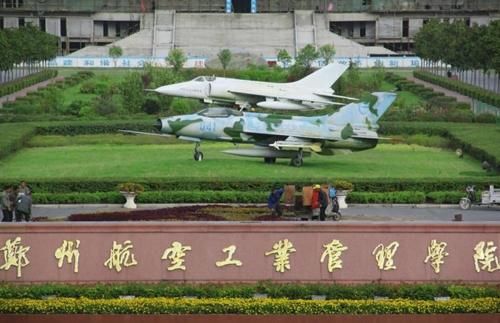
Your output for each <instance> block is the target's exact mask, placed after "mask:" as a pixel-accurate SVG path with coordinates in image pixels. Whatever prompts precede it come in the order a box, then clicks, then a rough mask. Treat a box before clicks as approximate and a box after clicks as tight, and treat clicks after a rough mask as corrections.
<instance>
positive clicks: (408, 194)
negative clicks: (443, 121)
mask: <svg viewBox="0 0 500 323" xmlns="http://www.w3.org/2000/svg"><path fill="white" fill-rule="evenodd" d="M268 194H269V193H268V192H267V191H154V192H144V193H141V194H139V195H138V196H137V198H136V202H137V203H265V202H266V201H267V197H268ZM477 194H478V195H479V194H480V192H477ZM464 196H465V193H464V192H458V191H457V192H453V191H452V192H446V191H444V192H430V193H425V192H418V191H399V192H351V193H350V194H349V195H348V196H347V202H349V203H359V204H368V203H387V204H420V203H424V202H429V203H437V204H456V203H458V202H459V201H460V199H461V198H462V197H464ZM124 201H125V199H124V198H123V197H122V196H121V194H120V193H118V192H95V193H34V194H33V202H34V203H36V204H99V203H111V204H119V203H124Z"/></svg>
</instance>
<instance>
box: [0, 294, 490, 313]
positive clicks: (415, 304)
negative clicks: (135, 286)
mask: <svg viewBox="0 0 500 323" xmlns="http://www.w3.org/2000/svg"><path fill="white" fill-rule="evenodd" d="M499 309H500V299H498V298H478V299H470V300H466V301H464V300H450V301H446V302H436V301H417V300H403V299H395V300H382V301H374V300H335V301H310V300H287V299H242V298H221V299H182V298H135V299H130V300H123V299H97V300H96V299H87V298H60V299H50V300H32V299H9V300H3V299H2V300H0V313H6V314H7V313H9V314H17V313H23V314H65V313H71V314H245V315H265V314H306V315H317V314H431V313H432V314H433V313H441V314H444V313H498V312H499Z"/></svg>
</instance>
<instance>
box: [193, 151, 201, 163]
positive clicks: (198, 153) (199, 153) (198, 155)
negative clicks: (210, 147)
mask: <svg viewBox="0 0 500 323" xmlns="http://www.w3.org/2000/svg"><path fill="white" fill-rule="evenodd" d="M193 157H194V160H196V161H202V160H203V153H202V152H201V151H197V152H195V153H194V156H193Z"/></svg>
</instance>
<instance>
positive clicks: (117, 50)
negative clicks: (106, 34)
mask: <svg viewBox="0 0 500 323" xmlns="http://www.w3.org/2000/svg"><path fill="white" fill-rule="evenodd" d="M108 55H109V56H111V58H112V59H113V63H114V64H115V67H116V60H117V59H118V58H120V57H121V56H122V55H123V49H122V48H121V47H120V46H116V45H115V46H111V47H110V48H109V50H108Z"/></svg>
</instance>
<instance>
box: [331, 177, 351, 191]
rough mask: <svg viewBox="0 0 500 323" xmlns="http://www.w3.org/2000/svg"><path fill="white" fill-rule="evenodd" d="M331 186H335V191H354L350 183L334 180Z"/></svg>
mask: <svg viewBox="0 0 500 323" xmlns="http://www.w3.org/2000/svg"><path fill="white" fill-rule="evenodd" d="M333 186H335V188H336V189H337V190H343V191H352V190H353V189H354V185H353V184H352V183H351V182H348V181H343V180H336V181H335V182H333Z"/></svg>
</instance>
